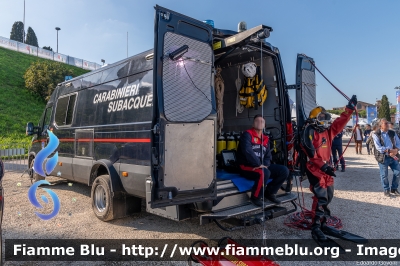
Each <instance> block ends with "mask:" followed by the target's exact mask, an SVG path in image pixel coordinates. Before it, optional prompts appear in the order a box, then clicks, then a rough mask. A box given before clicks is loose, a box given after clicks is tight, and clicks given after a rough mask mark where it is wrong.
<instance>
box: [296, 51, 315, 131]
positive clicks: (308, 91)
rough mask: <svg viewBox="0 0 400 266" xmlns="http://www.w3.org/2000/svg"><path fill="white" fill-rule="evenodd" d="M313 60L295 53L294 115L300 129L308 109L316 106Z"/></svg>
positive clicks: (308, 112)
mask: <svg viewBox="0 0 400 266" xmlns="http://www.w3.org/2000/svg"><path fill="white" fill-rule="evenodd" d="M310 61H311V62H313V63H314V60H313V59H312V58H310V57H306V56H304V55H302V54H298V55H297V64H296V115H297V127H298V128H299V129H301V128H302V127H303V125H304V123H305V121H306V120H307V117H308V115H309V114H310V111H311V110H312V109H313V108H315V107H316V106H317V98H316V84H315V67H314V66H313V65H312V64H311V63H310Z"/></svg>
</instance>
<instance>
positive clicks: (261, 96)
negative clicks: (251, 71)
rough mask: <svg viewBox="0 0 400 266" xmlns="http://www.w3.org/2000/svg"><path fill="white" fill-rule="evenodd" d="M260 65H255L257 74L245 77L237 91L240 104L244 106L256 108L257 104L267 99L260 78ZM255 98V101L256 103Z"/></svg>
mask: <svg viewBox="0 0 400 266" xmlns="http://www.w3.org/2000/svg"><path fill="white" fill-rule="evenodd" d="M259 75H260V67H259V66H257V74H256V75H255V76H254V77H252V78H248V77H245V79H244V81H243V85H242V88H241V89H240V91H239V96H240V105H242V106H244V107H245V108H254V109H255V110H258V106H261V105H263V103H264V102H265V100H266V99H267V94H268V91H267V90H266V88H265V84H263V83H264V80H262V79H261V80H260V78H259ZM256 99H257V103H256Z"/></svg>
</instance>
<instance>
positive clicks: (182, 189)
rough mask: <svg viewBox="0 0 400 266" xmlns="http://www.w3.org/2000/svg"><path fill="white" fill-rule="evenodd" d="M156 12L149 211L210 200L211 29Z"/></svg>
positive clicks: (212, 121)
mask: <svg viewBox="0 0 400 266" xmlns="http://www.w3.org/2000/svg"><path fill="white" fill-rule="evenodd" d="M155 9H156V15H155V43H154V54H155V55H154V59H153V60H154V98H155V100H156V102H155V104H154V112H155V113H154V114H155V116H154V120H153V127H154V130H153V136H152V138H153V139H152V145H153V146H152V165H153V171H152V181H153V184H152V189H151V207H152V208H156V207H163V206H171V205H179V204H187V203H192V202H200V201H207V200H212V199H214V198H215V196H216V190H215V189H214V188H215V144H214V143H215V132H216V131H215V124H216V123H215V122H216V115H215V100H214V93H213V78H214V75H213V62H214V54H213V49H212V41H213V35H212V28H211V27H210V26H208V25H207V24H205V23H203V22H201V21H198V20H195V19H192V18H189V17H186V16H184V15H181V14H179V13H176V12H174V11H171V10H168V9H165V8H163V7H160V6H156V7H155Z"/></svg>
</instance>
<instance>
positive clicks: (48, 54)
mask: <svg viewBox="0 0 400 266" xmlns="http://www.w3.org/2000/svg"><path fill="white" fill-rule="evenodd" d="M0 47H4V48H7V49H10V50H14V51H17V52H21V53H25V54H30V55H34V56H38V57H41V58H46V59H50V60H53V61H57V62H61V63H65V64H68V65H72V66H76V67H80V68H83V69H87V70H96V69H99V68H100V67H101V65H100V64H97V63H94V62H90V61H87V60H83V59H79V58H75V57H72V56H69V55H64V54H59V53H55V52H53V51H49V50H46V49H42V48H39V47H36V46H32V45H29V44H26V43H21V42H17V41H13V40H10V39H8V38H4V37H1V36H0Z"/></svg>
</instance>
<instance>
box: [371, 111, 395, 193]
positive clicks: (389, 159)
mask: <svg viewBox="0 0 400 266" xmlns="http://www.w3.org/2000/svg"><path fill="white" fill-rule="evenodd" d="M373 139H374V145H375V149H376V153H375V159H376V161H377V162H378V165H379V171H380V177H381V183H382V187H383V189H384V195H385V196H386V197H390V193H392V194H394V195H395V196H400V192H399V191H398V190H397V188H398V186H399V181H398V180H399V178H400V164H399V161H398V157H397V154H398V152H399V150H400V139H399V137H398V136H397V135H396V133H395V132H394V131H393V130H390V129H389V122H388V121H387V120H386V119H384V118H382V119H381V121H380V123H379V128H377V129H376V131H375V132H374V134H373ZM388 167H390V168H391V169H392V171H393V179H392V185H391V186H389V178H388V174H389V173H388Z"/></svg>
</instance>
